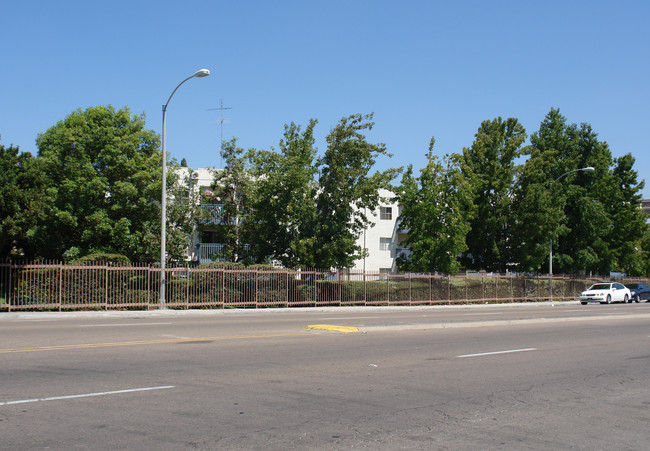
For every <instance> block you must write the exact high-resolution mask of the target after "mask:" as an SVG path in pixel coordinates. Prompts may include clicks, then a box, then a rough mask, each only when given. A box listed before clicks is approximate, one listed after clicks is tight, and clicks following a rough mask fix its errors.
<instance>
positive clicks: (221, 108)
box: [206, 99, 232, 169]
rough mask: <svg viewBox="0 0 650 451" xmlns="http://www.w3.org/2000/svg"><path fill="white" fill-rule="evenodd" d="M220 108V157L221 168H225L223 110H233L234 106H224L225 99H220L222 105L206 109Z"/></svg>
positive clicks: (214, 109)
mask: <svg viewBox="0 0 650 451" xmlns="http://www.w3.org/2000/svg"><path fill="white" fill-rule="evenodd" d="M217 110H219V113H220V114H221V120H220V123H221V135H220V141H219V158H220V160H219V161H220V163H219V166H221V168H220V169H223V155H222V151H223V110H232V107H229V106H223V99H220V106H219V108H209V109H207V110H206V111H217Z"/></svg>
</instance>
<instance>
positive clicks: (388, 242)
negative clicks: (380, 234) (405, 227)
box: [379, 238, 392, 251]
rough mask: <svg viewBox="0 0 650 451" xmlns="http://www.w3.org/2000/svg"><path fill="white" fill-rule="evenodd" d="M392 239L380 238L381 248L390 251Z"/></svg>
mask: <svg viewBox="0 0 650 451" xmlns="http://www.w3.org/2000/svg"><path fill="white" fill-rule="evenodd" d="M391 242H392V240H391V239H390V238H379V250H380V251H389V250H390V245H391Z"/></svg>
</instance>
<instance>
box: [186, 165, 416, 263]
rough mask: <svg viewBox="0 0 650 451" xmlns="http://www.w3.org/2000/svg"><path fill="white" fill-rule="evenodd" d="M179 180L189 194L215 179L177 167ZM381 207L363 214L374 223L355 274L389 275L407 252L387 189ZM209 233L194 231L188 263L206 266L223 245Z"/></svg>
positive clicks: (214, 206) (367, 232) (215, 207)
mask: <svg viewBox="0 0 650 451" xmlns="http://www.w3.org/2000/svg"><path fill="white" fill-rule="evenodd" d="M178 171H179V175H180V177H181V181H183V182H184V183H189V185H190V187H191V189H192V191H194V192H195V193H198V192H199V191H200V190H201V189H209V188H210V185H211V184H212V181H213V179H214V176H213V171H214V170H212V169H207V168H199V169H195V170H192V177H191V179H190V169H189V168H179V169H178ZM379 194H380V196H381V198H382V199H383V201H382V202H380V206H379V208H378V209H377V210H376V211H367V212H366V214H367V216H368V218H369V219H370V221H371V222H372V223H373V224H372V225H371V226H370V227H368V229H366V230H364V231H363V232H362V233H361V235H360V236H359V238H358V240H357V244H358V245H359V246H361V247H362V248H364V249H367V251H368V252H367V254H368V255H367V256H366V257H365V258H361V259H359V260H357V261H356V262H355V265H354V267H353V268H352V269H353V270H354V271H364V272H368V273H390V272H394V271H396V264H395V261H396V258H397V257H398V256H399V255H400V253H403V252H407V251H406V250H405V249H402V248H400V247H399V243H400V241H401V240H402V239H404V237H405V233H404V232H403V231H401V230H399V227H398V221H397V218H398V217H399V205H398V204H397V203H396V202H395V200H394V198H395V195H394V194H393V193H392V192H390V191H388V190H384V189H382V190H380V192H379ZM201 207H202V208H204V209H206V210H211V211H215V212H218V210H219V208H220V205H218V204H211V205H202V206H201ZM218 241H219V240H218V239H217V238H215V235H214V233H213V232H212V231H211V227H210V224H209V223H208V224H203V225H202V226H200V227H199V228H197V229H196V230H195V231H194V236H193V239H192V242H193V245H192V246H191V247H190V249H188V250H187V254H186V258H187V260H189V261H199V262H201V263H205V262H208V261H211V260H212V259H213V258H214V255H215V254H218V252H219V251H220V250H221V249H222V247H223V245H222V244H221V243H219V242H218Z"/></svg>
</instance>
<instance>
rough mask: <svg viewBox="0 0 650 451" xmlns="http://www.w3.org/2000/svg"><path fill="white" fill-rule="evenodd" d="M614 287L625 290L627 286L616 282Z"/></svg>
mask: <svg viewBox="0 0 650 451" xmlns="http://www.w3.org/2000/svg"><path fill="white" fill-rule="evenodd" d="M614 288H616V289H617V290H623V289H624V288H625V287H624V286H623V285H621V284H620V283H615V284H614Z"/></svg>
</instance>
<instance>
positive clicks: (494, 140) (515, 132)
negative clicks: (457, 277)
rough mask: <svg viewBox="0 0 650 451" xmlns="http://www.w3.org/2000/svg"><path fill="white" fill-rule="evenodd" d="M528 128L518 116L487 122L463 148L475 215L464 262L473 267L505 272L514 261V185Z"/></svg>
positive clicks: (464, 167)
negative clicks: (470, 144) (511, 212)
mask: <svg viewBox="0 0 650 451" xmlns="http://www.w3.org/2000/svg"><path fill="white" fill-rule="evenodd" d="M525 140H526V130H525V129H524V127H523V126H522V125H521V124H520V123H519V121H518V120H517V119H514V118H508V119H506V120H503V119H501V118H500V117H499V118H496V119H493V120H491V121H484V122H483V123H482V124H481V126H480V127H479V129H478V132H477V133H476V135H475V139H474V143H473V144H472V146H471V147H470V148H465V149H463V154H462V157H461V159H460V160H461V169H462V171H463V174H464V176H465V177H467V178H468V180H471V183H472V185H473V190H474V204H475V205H476V214H475V216H474V218H473V219H472V221H471V223H470V225H471V230H470V232H469V233H468V234H467V246H468V250H467V252H466V253H465V254H464V256H463V258H462V260H461V261H462V262H463V263H464V264H465V265H466V266H467V267H470V268H473V269H485V270H490V271H500V272H505V271H506V269H507V267H508V264H509V263H511V262H512V258H513V251H512V239H511V235H512V217H511V214H510V211H511V207H512V199H513V186H514V180H515V175H516V161H517V159H518V158H519V157H521V156H522V155H524V154H525V148H523V143H524V141H525Z"/></svg>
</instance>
